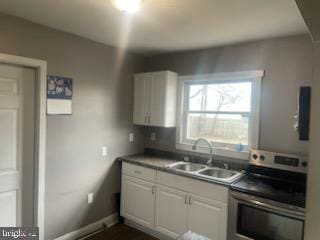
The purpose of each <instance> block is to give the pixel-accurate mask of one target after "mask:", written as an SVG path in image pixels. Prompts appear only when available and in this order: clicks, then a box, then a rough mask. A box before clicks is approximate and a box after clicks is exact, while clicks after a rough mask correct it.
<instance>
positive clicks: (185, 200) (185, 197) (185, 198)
mask: <svg viewBox="0 0 320 240" xmlns="http://www.w3.org/2000/svg"><path fill="white" fill-rule="evenodd" d="M187 198H188V196H187V194H186V195H184V204H186V205H187V204H188V200H187Z"/></svg>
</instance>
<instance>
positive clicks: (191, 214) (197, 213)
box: [188, 194, 228, 240]
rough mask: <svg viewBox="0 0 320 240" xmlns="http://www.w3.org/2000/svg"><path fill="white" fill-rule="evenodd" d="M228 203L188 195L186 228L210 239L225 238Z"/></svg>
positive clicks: (219, 239)
mask: <svg viewBox="0 0 320 240" xmlns="http://www.w3.org/2000/svg"><path fill="white" fill-rule="evenodd" d="M227 207H228V205H227V204H226V203H222V202H219V201H213V200H211V199H208V198H204V197H200V196H197V195H194V194H191V195H189V211H188V230H190V231H192V232H195V233H199V234H201V235H203V236H206V237H207V238H210V239H212V240H225V239H226V238H227V213H228V208H227Z"/></svg>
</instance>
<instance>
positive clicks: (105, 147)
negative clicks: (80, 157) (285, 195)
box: [102, 146, 108, 157]
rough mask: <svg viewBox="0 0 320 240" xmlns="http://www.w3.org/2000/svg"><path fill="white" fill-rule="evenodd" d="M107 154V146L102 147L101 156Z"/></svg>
mask: <svg viewBox="0 0 320 240" xmlns="http://www.w3.org/2000/svg"><path fill="white" fill-rule="evenodd" d="M107 155H108V148H107V146H103V147H102V157H105V156H107Z"/></svg>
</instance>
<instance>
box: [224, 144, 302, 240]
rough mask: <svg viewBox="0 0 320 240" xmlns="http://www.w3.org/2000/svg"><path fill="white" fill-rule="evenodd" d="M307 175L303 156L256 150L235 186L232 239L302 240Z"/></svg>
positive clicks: (231, 224) (231, 223)
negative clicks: (244, 174) (246, 172)
mask: <svg viewBox="0 0 320 240" xmlns="http://www.w3.org/2000/svg"><path fill="white" fill-rule="evenodd" d="M306 173H307V162H306V159H305V158H303V157H299V156H295V155H286V154H278V153H272V152H266V151H258V150H253V151H252V152H251V157H250V167H249V170H248V174H247V175H246V176H245V177H243V178H241V179H240V180H239V181H237V182H235V183H233V184H232V185H231V191H230V205H229V206H230V210H229V224H228V240H302V239H303V231H304V219H305V193H306Z"/></svg>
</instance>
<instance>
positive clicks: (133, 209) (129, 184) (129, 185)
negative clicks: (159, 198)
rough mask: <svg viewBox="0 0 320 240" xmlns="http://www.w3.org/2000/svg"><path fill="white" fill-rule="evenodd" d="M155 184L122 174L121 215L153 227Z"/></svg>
mask: <svg viewBox="0 0 320 240" xmlns="http://www.w3.org/2000/svg"><path fill="white" fill-rule="evenodd" d="M155 196H156V195H155V184H154V183H150V182H147V181H144V180H141V179H138V178H134V177H129V176H126V175H123V176H122V194H121V215H122V216H123V217H125V218H128V219H130V220H132V221H135V222H137V223H139V224H140V225H143V226H145V227H148V228H154V210H155Z"/></svg>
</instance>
